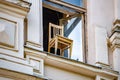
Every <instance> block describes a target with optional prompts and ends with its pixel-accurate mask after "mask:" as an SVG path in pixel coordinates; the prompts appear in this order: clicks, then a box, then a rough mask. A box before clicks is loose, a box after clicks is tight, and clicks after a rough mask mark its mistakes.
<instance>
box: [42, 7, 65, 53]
mask: <svg viewBox="0 0 120 80" xmlns="http://www.w3.org/2000/svg"><path fill="white" fill-rule="evenodd" d="M62 17H63V13H60V12H57V11H54V10H51V9H48V8H45V7H43V47H44V51H48V42H49V40H48V34H49V30H48V29H49V23H50V22H51V23H54V24H57V25H59V20H60V19H61V18H62ZM53 52H54V49H52V50H51V53H53ZM57 54H58V55H59V54H60V53H59V50H58V53H57Z"/></svg>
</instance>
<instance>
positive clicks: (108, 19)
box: [87, 0, 114, 65]
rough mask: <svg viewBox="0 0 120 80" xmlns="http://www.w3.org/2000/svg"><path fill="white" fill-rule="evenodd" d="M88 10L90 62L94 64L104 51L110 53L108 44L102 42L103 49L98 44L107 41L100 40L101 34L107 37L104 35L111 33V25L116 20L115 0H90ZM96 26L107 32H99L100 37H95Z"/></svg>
mask: <svg viewBox="0 0 120 80" xmlns="http://www.w3.org/2000/svg"><path fill="white" fill-rule="evenodd" d="M87 12H88V13H87V18H88V21H87V29H88V63H89V64H93V65H94V64H95V63H96V61H98V60H96V59H98V58H99V59H101V58H102V57H101V56H103V55H102V54H103V53H105V54H108V53H107V52H105V51H107V48H106V47H107V46H106V45H104V44H101V45H100V47H103V48H102V49H101V48H99V47H97V46H99V45H98V43H106V41H105V40H104V41H105V42H103V40H100V39H99V36H100V37H101V38H104V39H105V37H102V35H107V37H108V36H109V35H110V34H111V27H112V24H113V21H114V0H99V1H98V0H88V2H87ZM96 26H97V27H99V28H103V29H104V30H106V32H105V34H103V33H102V32H99V35H97V36H98V37H95V35H96V32H97V31H96V29H95V28H96ZM101 34H102V35H101ZM97 40H99V41H97ZM96 41H97V42H96ZM99 54H101V56H100V57H99V56H97V55H99ZM107 57H108V56H106V58H107ZM102 62H105V63H106V62H108V61H106V60H105V61H102Z"/></svg>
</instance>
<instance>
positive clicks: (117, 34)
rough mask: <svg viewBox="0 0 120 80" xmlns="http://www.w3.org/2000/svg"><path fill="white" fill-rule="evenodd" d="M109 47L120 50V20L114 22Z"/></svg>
mask: <svg viewBox="0 0 120 80" xmlns="http://www.w3.org/2000/svg"><path fill="white" fill-rule="evenodd" d="M109 45H110V46H109V47H111V48H112V50H114V49H115V48H116V47H119V48H120V20H118V19H117V20H116V21H115V22H114V26H113V28H112V34H111V36H110V39H109Z"/></svg>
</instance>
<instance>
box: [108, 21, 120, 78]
mask: <svg viewBox="0 0 120 80" xmlns="http://www.w3.org/2000/svg"><path fill="white" fill-rule="evenodd" d="M110 42H111V49H112V53H113V68H114V70H116V71H119V72H120V20H118V19H117V20H116V21H115V23H114V27H113V29H112V35H111V37H110ZM118 80H120V75H119V79H118Z"/></svg>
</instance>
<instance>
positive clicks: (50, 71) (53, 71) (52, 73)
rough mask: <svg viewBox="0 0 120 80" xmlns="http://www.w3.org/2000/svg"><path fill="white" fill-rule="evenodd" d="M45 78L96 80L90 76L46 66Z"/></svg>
mask: <svg viewBox="0 0 120 80" xmlns="http://www.w3.org/2000/svg"><path fill="white" fill-rule="evenodd" d="M45 76H46V77H47V78H49V79H51V80H61V79H62V80H94V79H93V78H90V77H88V76H84V75H80V74H77V73H73V72H69V71H66V70H62V69H59V68H56V67H53V66H49V65H45Z"/></svg>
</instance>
